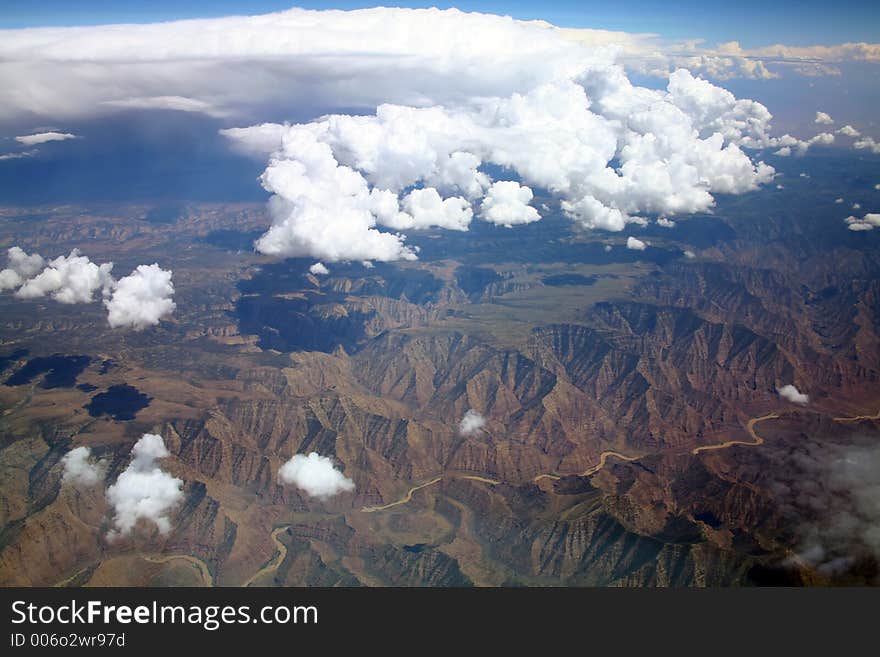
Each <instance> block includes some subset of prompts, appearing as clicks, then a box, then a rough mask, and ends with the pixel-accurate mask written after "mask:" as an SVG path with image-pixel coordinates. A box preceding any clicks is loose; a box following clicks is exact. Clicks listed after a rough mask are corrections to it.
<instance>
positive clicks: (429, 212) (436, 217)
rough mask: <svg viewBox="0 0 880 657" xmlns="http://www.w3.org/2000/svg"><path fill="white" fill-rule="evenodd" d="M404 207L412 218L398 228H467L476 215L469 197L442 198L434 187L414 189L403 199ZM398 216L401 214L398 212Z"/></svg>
mask: <svg viewBox="0 0 880 657" xmlns="http://www.w3.org/2000/svg"><path fill="white" fill-rule="evenodd" d="M403 207H404V208H405V209H406V211H407V212H408V213H409V216H410V217H411V220H410V221H409V223H408V225H401V224H400V223H399V222H398V224H397V226H396V227H398V228H429V227H432V226H437V227H439V228H446V229H448V230H467V229H468V226H469V225H470V223H471V219H472V218H473V216H474V211H473V210H472V209H471V205H470V203H468V201H467V199H464V198H462V197H460V196H452V197H450V198H441V197H440V194H439V193H438V192H437V190H436V189H434V188H433V187H427V188H425V189H414V190H413V191H411V192H410V193H409V194H407V195H406V197H405V198H404V199H403ZM397 216H398V217H400V216H401V215H400V214H398V215H397Z"/></svg>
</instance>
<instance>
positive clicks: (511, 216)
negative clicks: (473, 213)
mask: <svg viewBox="0 0 880 657" xmlns="http://www.w3.org/2000/svg"><path fill="white" fill-rule="evenodd" d="M533 196H534V195H533V194H532V190H531V189H530V188H528V187H526V186H525V185H520V184H519V183H518V182H516V181H513V180H499V181H496V182H494V183H492V186H491V187H490V188H489V191H488V192H486V197H485V198H484V199H483V203H482V205H481V206H480V216H481V217H482V218H483V220H484V221H488V222H490V223H493V224H497V225H499V226H506V227H508V228H510V227H512V226H514V225H517V224H530V223H532V222H534V221H539V220H540V219H541V215H540V214H538V211H537V210H536V209H535V208H533V207H532V206H531V205H529V203H531V201H532V198H533Z"/></svg>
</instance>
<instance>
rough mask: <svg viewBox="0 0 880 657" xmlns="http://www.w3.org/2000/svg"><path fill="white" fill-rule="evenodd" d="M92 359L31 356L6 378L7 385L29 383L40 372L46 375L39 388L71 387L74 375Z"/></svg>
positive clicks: (76, 375)
mask: <svg viewBox="0 0 880 657" xmlns="http://www.w3.org/2000/svg"><path fill="white" fill-rule="evenodd" d="M91 362H92V359H91V358H89V357H88V356H62V355H61V354H53V355H52V356H39V357H37V358H32V359H31V360H29V361H28V362H27V363H25V365H24V367H22V368H21V369H19V370H18V371H17V372H15V373H14V374H13V375H12V376H10V377H9V378H8V379H6V385H8V386H22V385H25V384H27V383H30V382H31V381H33V380H34V379H35V378H37V377H38V376H40V375H41V374H45V375H46V376H45V377H44V378H43V382H42V383H41V384H40V387H41V388H46V389H50V388H72V387H73V386H74V384H75V383H76V377H78V376H79V375H80V374H82V372H83V370H85V369H86V368H87V367H88V366H89V363H91Z"/></svg>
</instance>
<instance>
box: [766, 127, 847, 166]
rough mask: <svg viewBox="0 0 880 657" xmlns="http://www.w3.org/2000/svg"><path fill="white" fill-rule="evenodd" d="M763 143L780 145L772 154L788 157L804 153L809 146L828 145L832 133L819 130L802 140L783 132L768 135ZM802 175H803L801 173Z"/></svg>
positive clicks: (832, 141) (831, 142)
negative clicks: (782, 133)
mask: <svg viewBox="0 0 880 657" xmlns="http://www.w3.org/2000/svg"><path fill="white" fill-rule="evenodd" d="M765 143H766V145H767V146H768V147H776V146H781V148H780V149H779V150H777V151H775V152H774V153H773V154H774V155H779V156H781V157H788V156H789V155H791V154H792V153H796V154H797V155H804V154H805V153H806V152H807V151H808V150H810V148H811V147H813V146H816V145H820V146H829V145H831V144H833V143H834V135H833V134H831V133H830V132H820V133H819V134H818V135H815V136H813V137H810V138H809V139H807V140H803V139H797V138H796V137H792V136H791V135H789V134H785V135H782V136H781V137H770V138H768V139H767V140H766V142H765ZM802 177H805V176H804V175H803V174H802Z"/></svg>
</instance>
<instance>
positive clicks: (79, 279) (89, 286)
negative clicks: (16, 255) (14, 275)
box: [15, 249, 113, 304]
mask: <svg viewBox="0 0 880 657" xmlns="http://www.w3.org/2000/svg"><path fill="white" fill-rule="evenodd" d="M112 269H113V263H112V262H108V263H104V264H102V265H96V264H95V263H93V262H92V261H91V260H89V259H88V257H86V256H84V255H80V252H79V251H78V250H77V249H73V250H72V251H71V252H70V255H67V256H59V257H57V258H55V259H54V260H52V261H50V262H49V264H48V265H47V266H46V268H45V269H43V271H41V272H40V273H39V274H37V275H36V276H34V277H33V278H30V279H29V280H27V281H25V282H24V284H23V285H22V286H21V287H20V288H19V289H18V291H17V292H16V293H15V296H17V297H19V298H21V299H34V298H38V297H44V296H46V295H47V294H51V295H52V298H53V299H55V301H58V302H60V303H67V304H73V303H89V302H90V301H92V297H93V295H94V293H95V292H96V291H98V290H103V291H104V292H105V293H106V292H108V291H109V289H110V287H111V286H112V285H113V277H112V276H111V274H110V272H111V270H112Z"/></svg>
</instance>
